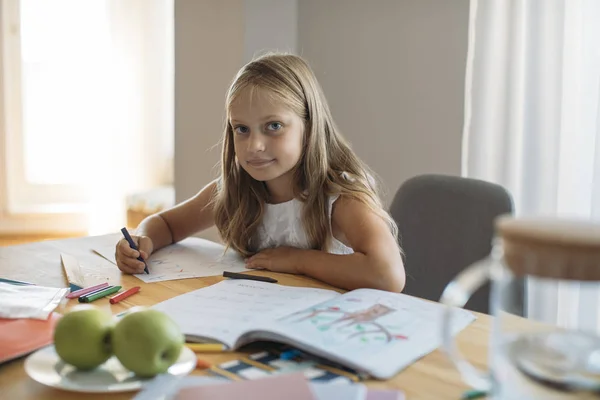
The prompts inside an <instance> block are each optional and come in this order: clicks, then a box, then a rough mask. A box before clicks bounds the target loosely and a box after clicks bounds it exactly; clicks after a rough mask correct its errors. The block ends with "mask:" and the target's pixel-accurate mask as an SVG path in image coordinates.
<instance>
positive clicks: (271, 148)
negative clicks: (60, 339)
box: [116, 54, 405, 292]
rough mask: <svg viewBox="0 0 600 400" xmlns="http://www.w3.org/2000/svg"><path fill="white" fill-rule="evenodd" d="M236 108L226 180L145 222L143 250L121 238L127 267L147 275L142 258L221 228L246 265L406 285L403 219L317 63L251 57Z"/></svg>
mask: <svg viewBox="0 0 600 400" xmlns="http://www.w3.org/2000/svg"><path fill="white" fill-rule="evenodd" d="M226 111H227V120H226V123H225V132H224V136H223V149H222V160H221V176H220V178H218V179H217V180H215V181H213V182H211V183H209V184H208V185H207V186H205V187H204V188H203V189H202V190H200V192H199V193H198V194H196V195H195V196H194V197H192V198H190V199H188V200H186V201H185V202H183V203H181V204H178V205H176V206H175V207H173V208H171V209H169V210H166V211H163V212H160V213H158V214H155V215H152V216H150V217H148V218H146V219H145V220H144V221H142V223H141V224H140V225H139V227H138V228H137V230H136V233H137V236H134V237H133V239H134V241H136V243H137V244H138V248H139V249H140V252H139V253H138V252H137V251H135V250H133V249H131V248H130V247H129V245H128V243H127V241H125V240H124V239H123V240H121V241H119V243H118V244H117V248H116V259H117V264H118V266H119V268H120V269H121V270H122V271H123V272H126V273H132V274H133V273H143V270H144V264H143V263H142V262H141V261H138V260H137V257H138V256H139V255H140V254H141V256H142V258H144V259H147V258H148V256H150V254H152V252H153V251H155V250H158V249H160V248H162V247H164V246H167V245H170V244H172V243H175V242H177V241H180V240H182V239H184V238H186V237H188V236H190V235H192V234H195V233H197V232H199V231H202V230H204V229H207V228H209V227H211V226H213V225H216V226H217V228H218V230H219V232H220V234H221V237H222V238H223V241H224V242H225V244H226V246H228V247H230V248H233V249H235V250H236V251H238V252H239V253H241V254H242V255H243V256H244V257H245V259H246V268H250V269H265V270H270V271H274V272H285V273H292V274H303V275H307V276H311V277H313V278H316V279H319V280H321V281H324V282H326V283H329V284H331V285H333V286H337V287H340V288H344V289H349V290H351V289H356V288H376V289H383V290H389V291H395V292H400V291H402V289H403V287H404V281H405V274H404V266H403V263H402V257H401V254H400V248H399V247H398V244H397V243H398V242H397V228H396V225H395V224H394V222H393V220H392V219H391V218H390V216H389V215H388V214H387V213H386V211H385V210H384V209H383V208H382V205H381V202H380V199H379V197H378V195H377V193H376V191H375V187H374V183H373V180H372V179H371V175H370V174H371V173H370V172H369V170H368V169H367V167H366V165H365V164H363V163H362V162H361V161H360V160H359V158H358V157H357V156H356V155H355V154H354V152H353V151H352V150H351V149H350V146H349V145H348V143H347V142H346V140H345V139H344V138H343V137H342V136H341V134H340V133H339V131H338V128H337V127H336V125H335V123H334V121H333V118H332V116H331V112H330V110H329V106H328V105H327V102H326V100H325V97H324V95H323V92H322V90H321V87H320V86H319V84H318V82H317V80H316V78H315V76H314V74H313V72H312V70H311V69H310V67H309V66H308V65H307V63H306V62H305V61H304V60H303V59H301V58H300V57H297V56H293V55H281V54H271V55H266V56H263V57H260V58H258V59H256V60H254V61H252V62H250V63H249V64H247V65H246V66H244V67H243V68H242V69H241V70H240V71H239V72H238V74H237V76H236V77H235V79H234V81H233V83H232V85H231V87H230V88H229V92H228V93H227V102H226Z"/></svg>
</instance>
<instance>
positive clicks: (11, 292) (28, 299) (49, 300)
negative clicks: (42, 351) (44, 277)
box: [0, 282, 69, 320]
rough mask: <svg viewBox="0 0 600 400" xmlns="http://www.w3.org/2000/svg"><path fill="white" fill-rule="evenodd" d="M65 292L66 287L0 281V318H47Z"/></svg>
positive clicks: (66, 291) (67, 291) (67, 290)
mask: <svg viewBox="0 0 600 400" xmlns="http://www.w3.org/2000/svg"><path fill="white" fill-rule="evenodd" d="M67 293H69V289H67V288H52V287H45V286H37V285H11V284H8V283H3V282H0V318H33V319H43V320H45V319H48V316H49V315H50V313H51V312H52V311H54V309H55V308H56V307H58V305H59V304H60V302H61V300H62V299H63V298H64V297H65V296H66V295H67Z"/></svg>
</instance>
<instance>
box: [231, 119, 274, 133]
mask: <svg viewBox="0 0 600 400" xmlns="http://www.w3.org/2000/svg"><path fill="white" fill-rule="evenodd" d="M281 128H283V125H282V124H281V122H269V123H268V124H267V125H266V130H267V131H271V132H277V131H279V130H280V129H281ZM233 131H234V132H235V133H237V134H238V135H246V134H248V133H249V132H250V129H249V128H248V127H247V126H243V125H238V126H235V127H234V128H233Z"/></svg>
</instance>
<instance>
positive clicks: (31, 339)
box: [0, 313, 61, 363]
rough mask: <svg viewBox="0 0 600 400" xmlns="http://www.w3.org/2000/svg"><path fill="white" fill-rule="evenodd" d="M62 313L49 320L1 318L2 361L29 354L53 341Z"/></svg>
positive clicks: (51, 316)
mask: <svg viewBox="0 0 600 400" xmlns="http://www.w3.org/2000/svg"><path fill="white" fill-rule="evenodd" d="M60 316H61V315H60V314H58V313H52V314H51V315H50V317H49V318H48V319H47V320H38V319H29V318H21V319H4V318H0V343H2V345H1V346H0V363H5V362H7V361H10V360H13V359H15V358H18V357H22V356H24V355H27V354H29V353H31V352H33V351H35V350H37V349H39V348H42V347H44V346H47V345H49V344H51V343H52V341H53V335H54V327H55V326H56V324H57V323H58V320H59V319H60Z"/></svg>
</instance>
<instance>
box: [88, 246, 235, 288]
mask: <svg viewBox="0 0 600 400" xmlns="http://www.w3.org/2000/svg"><path fill="white" fill-rule="evenodd" d="M115 245H116V242H115V243H114V244H113V245H112V246H109V245H107V244H102V243H99V244H98V246H95V248H94V249H93V251H94V252H95V253H97V254H98V255H100V256H102V257H103V258H105V259H107V260H109V261H111V262H112V263H114V264H115V265H116V261H115V257H114V253H115ZM224 250H225V247H224V246H223V245H221V244H219V243H215V242H211V241H210V240H206V239H201V238H196V237H190V238H187V239H184V240H182V241H181V242H178V243H175V244H172V245H170V246H167V247H165V248H162V249H160V250H158V251H157V252H156V253H154V254H152V255H151V256H150V258H149V259H148V261H147V265H148V271H149V272H150V274H146V273H143V274H136V275H135V276H136V277H137V278H139V279H141V280H142V281H144V282H146V283H153V282H162V281H171V280H177V279H188V278H198V277H202V276H215V275H222V274H223V271H230V272H242V271H245V270H246V268H245V264H244V260H243V259H242V257H241V256H240V255H239V254H237V253H236V252H235V251H233V250H228V251H227V252H225V253H223V251H224Z"/></svg>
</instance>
